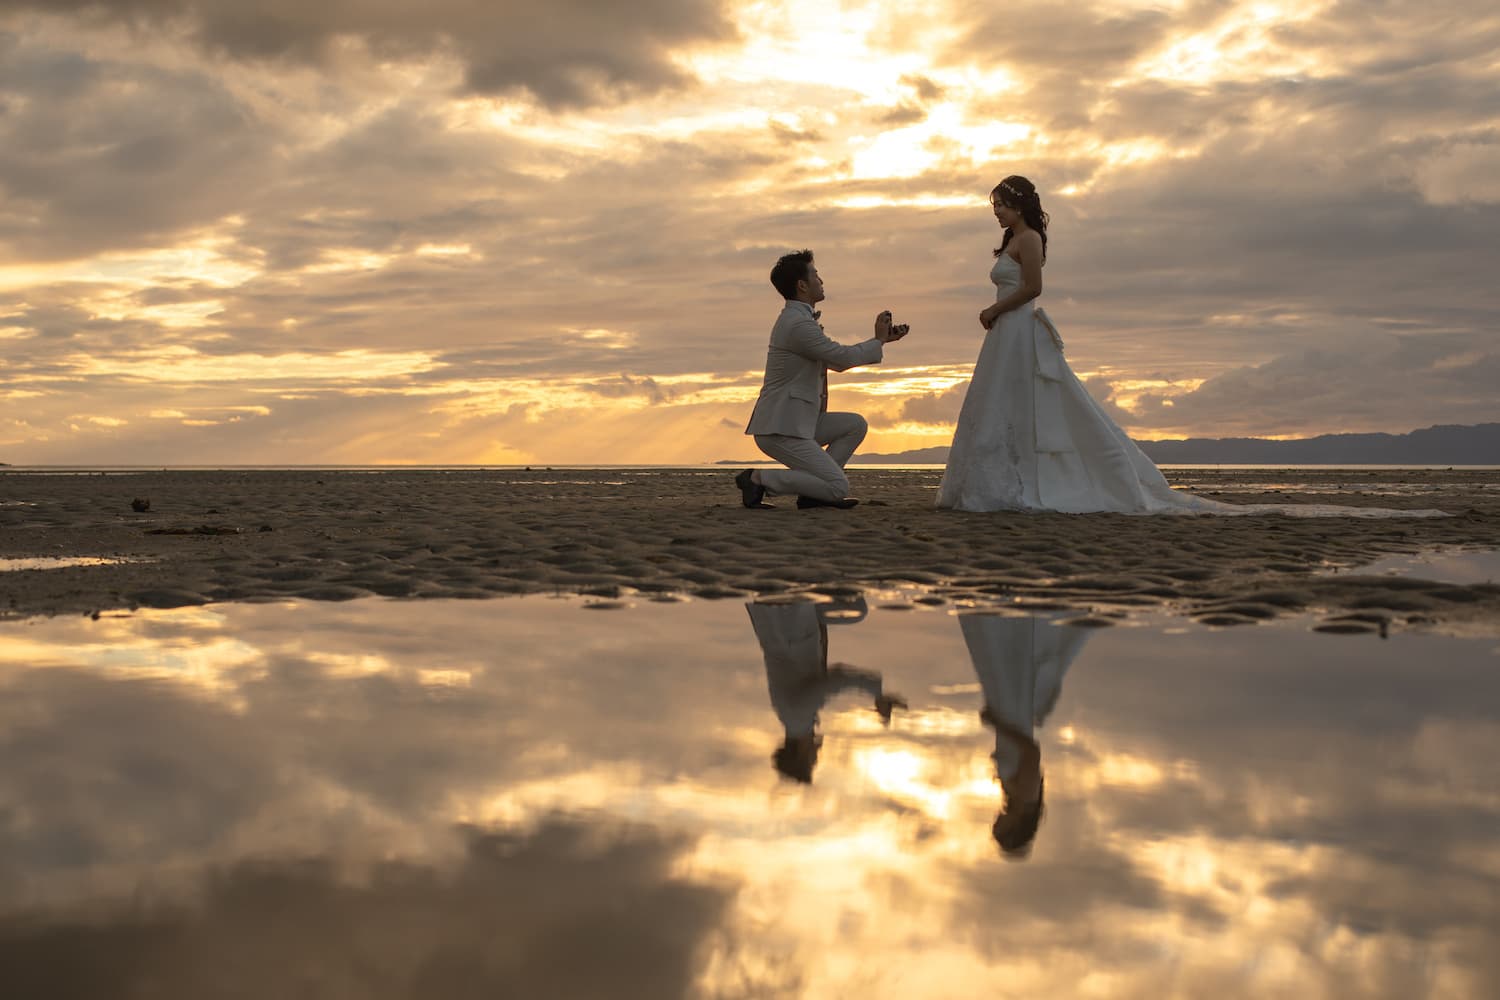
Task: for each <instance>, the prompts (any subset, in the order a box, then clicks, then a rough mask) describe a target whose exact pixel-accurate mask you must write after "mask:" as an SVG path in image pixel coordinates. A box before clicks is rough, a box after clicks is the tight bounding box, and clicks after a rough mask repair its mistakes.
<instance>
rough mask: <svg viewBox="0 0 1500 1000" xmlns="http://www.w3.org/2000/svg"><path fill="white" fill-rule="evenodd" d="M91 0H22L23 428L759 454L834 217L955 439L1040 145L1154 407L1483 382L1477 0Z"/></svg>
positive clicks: (7, 109)
mask: <svg viewBox="0 0 1500 1000" xmlns="http://www.w3.org/2000/svg"><path fill="white" fill-rule="evenodd" d="M75 6H76V5H56V4H49V3H43V2H40V0H18V2H15V3H10V4H6V5H4V6H3V7H0V343H3V344H4V345H5V347H6V354H7V364H6V366H5V368H4V375H3V381H0V399H4V400H5V407H4V411H3V415H0V446H3V454H0V461H10V462H13V463H40V464H54V463H55V464H73V463H88V462H100V461H117V462H118V461H135V462H140V463H158V462H172V461H184V460H188V457H189V456H190V457H191V460H192V461H215V460H219V461H226V462H257V463H275V462H284V463H301V462H308V463H316V462H331V461H335V460H337V461H353V462H362V461H369V462H383V461H407V460H411V461H422V460H424V459H427V460H439V459H440V460H442V461H445V462H478V463H493V462H499V461H502V460H503V461H514V462H515V463H524V462H531V461H554V462H572V463H596V462H617V461H632V462H648V463H662V464H669V463H697V462H704V461H715V460H718V459H720V458H730V457H736V456H740V455H743V454H746V453H747V452H748V451H750V450H751V449H749V448H747V445H748V444H749V443H748V442H747V441H746V440H745V439H744V437H743V435H742V433H741V432H742V429H743V426H744V422H745V419H746V418H747V416H748V409H749V404H750V402H751V401H752V400H753V398H754V395H755V391H756V388H757V385H758V380H759V370H760V365H761V363H762V361H763V360H764V350H765V340H766V335H767V332H768V330H769V328H770V325H771V322H772V320H773V318H774V316H775V313H776V311H777V309H778V306H779V302H778V299H777V297H776V295H775V293H774V291H773V290H772V289H771V288H770V286H769V284H768V283H767V281H766V274H767V271H768V270H769V267H770V264H771V263H772V262H773V261H774V260H775V258H776V257H777V256H778V255H779V254H781V253H783V252H786V251H787V250H790V249H797V248H800V247H803V246H809V247H813V248H815V250H816V251H817V253H818V260H819V266H820V270H821V271H822V272H823V273H824V274H825V276H826V277H827V278H828V280H829V300H828V303H827V305H826V308H825V324H826V325H827V326H828V329H829V333H830V334H831V335H832V336H834V337H835V338H837V339H840V340H842V341H845V342H851V341H855V340H859V339H863V338H864V337H866V336H868V332H867V331H868V329H869V324H870V317H872V316H873V315H874V314H875V313H876V312H878V311H879V310H880V309H882V308H889V309H892V310H893V311H894V312H896V313H897V315H898V319H900V320H901V321H905V322H909V323H910V324H911V325H912V327H913V335H912V336H911V337H909V338H908V339H907V340H906V341H904V342H903V343H902V344H901V345H900V347H899V348H897V349H893V350H892V351H891V352H890V356H889V357H888V363H887V366H885V367H882V368H878V369H877V368H871V369H858V370H854V371H851V372H848V373H846V374H845V375H843V376H836V377H835V380H834V393H835V395H836V398H837V400H841V401H842V402H839V403H838V404H837V405H846V406H848V407H850V408H857V409H861V412H867V414H868V415H869V416H870V417H871V425H872V432H871V436H870V438H869V440H868V442H867V444H866V445H865V448H866V449H867V450H872V451H877V452H894V451H899V450H902V449H905V448H913V447H926V446H929V445H932V444H940V443H946V441H945V440H944V438H945V436H946V435H948V434H950V433H951V428H952V423H953V419H954V416H955V415H956V412H957V405H958V403H959V402H960V401H961V399H962V391H963V388H964V385H965V384H966V380H967V377H968V371H969V368H970V366H971V365H972V363H973V359H974V356H975V354H976V353H977V350H978V346H979V343H980V340H981V338H982V334H983V331H982V330H980V329H979V328H978V326H977V323H976V321H975V317H976V316H977V313H978V312H979V310H980V309H982V308H983V307H984V306H985V305H986V304H987V303H988V301H990V299H991V297H992V295H993V291H992V289H991V287H990V286H989V283H988V281H987V278H986V275H987V272H988V268H989V253H990V250H991V249H992V248H993V247H994V246H995V245H997V243H998V241H999V237H1000V233H999V230H998V228H997V227H996V226H995V223H994V219H993V217H992V216H991V214H990V211H989V208H988V205H987V203H986V196H987V194H988V191H989V189H990V188H991V187H992V186H993V185H994V183H995V182H996V181H998V180H999V178H1000V177H1003V176H1005V175H1006V174H1008V173H1024V174H1026V175H1027V176H1029V177H1031V178H1033V179H1034V180H1036V181H1037V183H1038V185H1039V186H1040V189H1041V191H1042V193H1043V198H1044V204H1045V205H1046V207H1047V208H1048V210H1049V211H1050V212H1051V214H1052V233H1051V235H1052V243H1051V250H1050V255H1049V262H1048V269H1047V272H1046V292H1045V299H1044V301H1045V302H1046V304H1047V307H1048V311H1049V313H1050V314H1051V315H1052V316H1053V317H1054V319H1055V320H1057V322H1058V323H1059V325H1060V326H1061V327H1062V328H1063V332H1064V336H1065V338H1066V340H1067V343H1068V345H1069V347H1068V349H1069V356H1070V360H1071V362H1072V364H1073V366H1074V368H1075V369H1076V370H1077V371H1078V372H1079V373H1080V375H1081V376H1083V377H1084V378H1085V381H1086V383H1087V384H1088V386H1089V388H1090V391H1091V392H1093V393H1094V394H1095V396H1096V398H1098V399H1099V400H1100V401H1101V403H1103V404H1104V405H1106V406H1107V407H1108V408H1109V409H1110V412H1111V413H1112V415H1114V416H1115V417H1116V419H1118V420H1119V421H1120V422H1121V423H1122V425H1123V426H1125V428H1126V429H1127V430H1128V431H1129V432H1130V433H1132V434H1134V435H1136V436H1137V437H1142V438H1159V437H1168V436H1247V435H1258V436H1267V437H1271V436H1281V437H1285V436H1299V435H1314V434H1319V433H1325V432H1331V431H1346V430H1367V431H1397V432H1399V431H1405V430H1410V429H1412V428H1414V427H1419V426H1426V425H1430V424H1435V423H1477V422H1484V421H1487V420H1493V419H1496V418H1497V414H1496V411H1495V407H1494V396H1493V390H1492V388H1491V386H1492V385H1493V384H1494V378H1495V377H1496V376H1497V375H1500V352H1497V351H1496V349H1495V348H1494V347H1493V346H1492V342H1493V331H1494V329H1495V326H1496V321H1497V310H1496V307H1495V306H1494V304H1493V301H1492V297H1491V296H1489V295H1488V293H1487V291H1486V289H1487V288H1488V274H1489V272H1490V271H1491V270H1492V269H1493V265H1494V264H1495V263H1496V250H1495V247H1494V244H1493V239H1492V238H1491V237H1490V236H1489V234H1490V233H1492V232H1493V230H1494V227H1495V224H1496V223H1497V221H1500V219H1497V213H1500V187H1497V186H1496V183H1495V180H1494V178H1495V177H1496V176H1497V175H1500V173H1497V170H1496V169H1495V168H1496V166H1497V164H1500V139H1497V135H1500V121H1497V113H1496V111H1495V107H1494V102H1493V98H1492V95H1493V93H1494V89H1495V87H1496V86H1497V85H1500V65H1497V64H1496V63H1495V61H1494V59H1493V52H1494V51H1495V49H1496V47H1497V45H1500V15H1497V14H1496V13H1494V12H1493V11H1491V10H1490V9H1489V8H1488V7H1487V6H1485V5H1482V4H1477V3H1472V2H1469V3H1464V2H1456V0H1439V2H1437V3H1435V4H1430V5H1428V6H1427V7H1425V8H1423V9H1421V10H1420V11H1419V10H1418V9H1416V8H1415V7H1411V6H1410V5H1400V4H1388V5H1382V6H1381V11H1380V16H1378V17H1369V16H1365V15H1364V14H1362V13H1360V12H1359V11H1356V10H1355V9H1353V7H1351V5H1347V4H1336V3H1331V2H1316V3H1311V4H1292V3H1287V2H1280V0H1255V2H1231V3H1222V4H1202V3H1195V2H1192V0H1172V2H1150V3H1147V2H1137V0H1096V2H1089V3H1084V4H1077V5H1066V6H1065V5H1059V4H1052V3H1022V4H1018V5H1010V6H1007V7H1005V8H1003V9H1002V8H996V7H994V6H993V5H992V4H982V3H979V2H977V0H923V2H920V3H901V4H897V3H894V2H891V0H846V2H838V3H835V2H815V3H792V2H791V0H745V2H736V0H721V2H717V3H711V4H700V3H697V2H695V0H646V2H644V3H643V4H639V5H633V6H631V7H629V8H618V9H616V8H612V7H603V6H599V5H588V4H577V5H574V4H567V5H563V6H562V7H560V8H559V7H556V6H555V5H549V6H548V7H547V13H548V16H547V17H542V16H540V12H541V11H542V8H541V6H540V4H539V3H535V2H531V0H526V2H521V3H514V4H506V5H503V6H502V7H497V8H493V9H492V8H486V7H483V6H482V5H481V6H478V7H476V6H474V5H472V4H467V3H461V2H459V0H435V2H434V3H433V4H430V5H428V7H427V8H426V9H424V10H422V11H420V12H418V11H416V9H415V8H411V9H407V8H402V7H399V5H398V6H397V7H392V6H391V5H388V4H379V3H374V2H365V0H353V2H350V3H347V4H339V5H332V6H326V7H316V8H309V7H295V6H293V5H288V4H282V3H279V2H276V3H268V4H265V5H262V6H261V8H258V10H259V13H258V14H256V15H254V16H242V15H243V14H244V12H243V11H242V10H241V8H240V7H239V6H238V5H233V4H230V3H229V2H228V0H178V2H175V3H173V4H140V5H117V6H108V7H99V8H89V10H88V11H87V12H82V9H81V8H79V9H78V10H75ZM1310 384H1312V385H1316V386H1317V387H1318V391H1316V392H1309V391H1308V386H1309V385H1310ZM1252 403H1253V405H1252ZM168 413H170V414H174V416H171V417H165V416H153V414H168Z"/></svg>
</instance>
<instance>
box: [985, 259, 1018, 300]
mask: <svg viewBox="0 0 1500 1000" xmlns="http://www.w3.org/2000/svg"><path fill="white" fill-rule="evenodd" d="M990 280H991V281H993V282H994V283H995V301H996V302H998V301H1000V300H1001V299H1003V298H1005V297H1006V296H1007V295H1009V294H1010V293H1011V292H1013V291H1015V290H1016V289H1017V288H1019V287H1021V265H1020V264H1018V263H1016V261H1015V260H1013V259H1012V258H1011V256H1010V254H1007V253H1003V254H1001V255H1000V256H998V257H996V258H995V266H994V267H992V268H990Z"/></svg>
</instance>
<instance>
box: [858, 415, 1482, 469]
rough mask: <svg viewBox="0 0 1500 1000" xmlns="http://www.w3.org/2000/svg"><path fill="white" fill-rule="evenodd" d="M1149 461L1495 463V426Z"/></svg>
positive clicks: (934, 456)
mask: <svg viewBox="0 0 1500 1000" xmlns="http://www.w3.org/2000/svg"><path fill="white" fill-rule="evenodd" d="M1138 443H1139V444H1140V446H1141V450H1142V451H1144V452H1145V453H1146V454H1147V455H1148V456H1150V458H1151V460H1152V461H1153V462H1157V463H1162V464H1167V465H1500V424H1476V425H1472V426H1468V425H1462V424H1443V425H1440V426H1437V427H1426V428H1423V429H1422V430H1419V431H1412V432H1411V433H1409V434H1322V435H1319V436H1318V437H1312V438H1298V439H1295V440H1291V441H1270V440H1267V439H1265V438H1187V439H1186V440H1175V441H1141V442H1138ZM947 460H948V449H947V447H946V446H943V447H937V448H917V449H914V450H912V451H898V452H895V453H893V454H886V455H878V454H874V455H872V454H856V455H855V456H854V458H853V459H851V460H850V461H851V462H852V463H860V462H863V463H865V464H871V463H874V464H879V465H906V464H910V465H929V464H937V465H940V464H942V463H944V462H946V461H947Z"/></svg>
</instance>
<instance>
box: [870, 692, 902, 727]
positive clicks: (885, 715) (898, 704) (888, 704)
mask: <svg viewBox="0 0 1500 1000" xmlns="http://www.w3.org/2000/svg"><path fill="white" fill-rule="evenodd" d="M905 707H906V699H905V698H903V697H901V696H900V695H899V694H896V693H894V692H892V693H890V694H881V695H877V696H876V698H875V711H877V712H879V713H880V721H881V722H883V723H885V724H886V725H890V724H891V713H892V712H894V711H895V710H896V709H898V708H905Z"/></svg>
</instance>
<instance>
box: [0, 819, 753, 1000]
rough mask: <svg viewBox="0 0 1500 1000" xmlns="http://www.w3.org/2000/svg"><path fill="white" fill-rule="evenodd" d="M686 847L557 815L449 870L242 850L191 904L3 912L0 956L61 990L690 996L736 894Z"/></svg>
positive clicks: (473, 840) (32, 991) (9, 972)
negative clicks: (703, 876)
mask: <svg viewBox="0 0 1500 1000" xmlns="http://www.w3.org/2000/svg"><path fill="white" fill-rule="evenodd" d="M686 846H689V845H686V844H683V843H681V842H678V841H674V840H672V839H670V838H664V837H660V836H657V835H655V834H653V833H651V832H650V831H647V830H645V829H638V830H621V831H608V830H603V829H599V828H597V827H593V826H589V825H584V824H581V823H578V822H577V821H574V820H570V819H566V818H562V817H556V818H552V819H550V820H549V821H547V822H544V823H543V824H541V825H540V826H539V827H538V828H537V829H536V830H534V831H531V832H527V833H521V834H517V833H510V832H486V831H480V830H472V831H469V835H468V837H467V843H466V844H465V853H464V856H463V858H462V860H461V861H460V862H459V863H458V864H457V865H455V866H453V867H452V868H440V867H431V866H427V865H423V864H414V863H411V862H405V861H391V862H387V863H384V864H380V865H377V866H375V867H374V870H372V871H371V872H369V873H368V876H367V877H366V878H365V879H363V880H351V879H349V878H348V877H347V876H346V874H345V873H343V872H342V871H341V865H342V859H339V858H331V857H312V858H290V859H280V858H276V859H262V860H257V861H241V862H238V863H236V864H233V865H230V866H227V867H226V868H224V869H223V870H217V871H211V872H209V873H207V874H206V875H205V876H204V877H203V879H202V885H201V887H200V888H199V890H198V896H199V898H198V899H197V900H195V901H194V904H193V905H192V906H190V907H189V906H174V905H170V904H165V903H155V904H153V903H141V904H138V905H133V906H131V907H128V908H121V910H120V912H116V913H109V914H94V913H85V914H78V915H76V919H78V920H79V921H80V922H78V923H74V922H72V921H67V920H60V919H55V918H54V919H48V918H40V917H39V918H33V919H22V918H18V917H16V916H14V915H9V916H0V968H3V969H5V970H6V981H7V982H8V983H10V984H11V986H12V988H13V989H16V990H18V991H19V992H20V993H22V994H23V995H43V994H45V995H47V996H51V997H57V998H59V1000H83V998H87V997H93V996H97V995H98V994H99V991H100V989H105V990H107V991H113V990H121V991H124V992H127V993H128V992H132V991H134V990H136V989H138V988H144V986H145V984H147V983H149V989H150V990H151V991H152V992H155V993H157V994H159V995H162V996H176V997H189V996H208V995H213V994H218V993H222V992H223V990H224V985H225V976H226V975H231V976H232V978H233V979H234V983H235V985H234V988H235V989H236V990H244V991H246V992H247V993H250V994H254V995H258V996H275V995H285V994H286V993H287V992H288V991H292V992H295V991H296V990H297V989H299V988H301V987H302V986H303V985H305V984H306V982H308V981H309V980H308V979H307V976H309V975H313V977H314V978H315V979H316V981H317V982H318V983H319V984H320V985H319V989H322V990H331V991H333V992H345V991H349V992H353V993H357V994H358V995H360V996H363V997H370V998H374V1000H380V998H387V997H388V998H397V997H407V996H412V995H427V996H443V997H473V998H476V1000H477V998H479V997H487V996H503V995H513V994H516V993H519V994H521V995H526V996H541V995H560V996H601V995H605V994H608V995H610V996H619V997H641V998H648V997H649V998H657V997H665V996H685V995H687V994H688V993H689V992H690V988H691V985H692V983H693V982H694V980H695V978H696V976H697V975H698V974H699V972H700V969H699V964H700V961H701V959H700V951H701V948H702V944H703V942H704V940H705V939H706V938H707V937H708V936H709V935H711V934H712V933H713V932H714V930H715V928H716V926H717V924H718V922H719V921H720V919H721V918H722V916H723V913H724V911H725V909H726V905H727V903H728V902H729V901H730V899H731V897H732V894H731V892H730V891H728V890H727V889H726V888H724V887H722V886H718V885H705V884H694V883H693V882H691V881H689V880H687V879H683V878H678V877H675V876H674V875H673V874H672V871H671V869H672V865H673V863H674V862H675V861H676V859H677V857H678V855H679V854H681V853H682V852H683V849H684V848H685V847H686ZM270 914H275V918H274V924H275V927H274V929H271V928H269V927H267V926H266V925H265V924H264V922H263V919H262V918H263V917H265V916H268V915H270ZM247 922H248V923H253V924H257V925H259V930H258V931H257V932H255V933H247ZM581 943H587V944H588V945H589V957H588V960H587V961H579V960H578V957H577V949H578V947H579V946H580V944H581ZM60 953H65V954H66V955H67V956H68V957H67V960H66V961H58V960H57V958H58V955H59V954H60ZM189 954H191V955H192V958H191V959H190V960H185V959H186V957H187V956H188V955H189ZM311 969H316V970H317V971H316V973H315V974H313V973H309V971H308V970H311ZM227 970H233V971H232V972H229V971H227Z"/></svg>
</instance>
